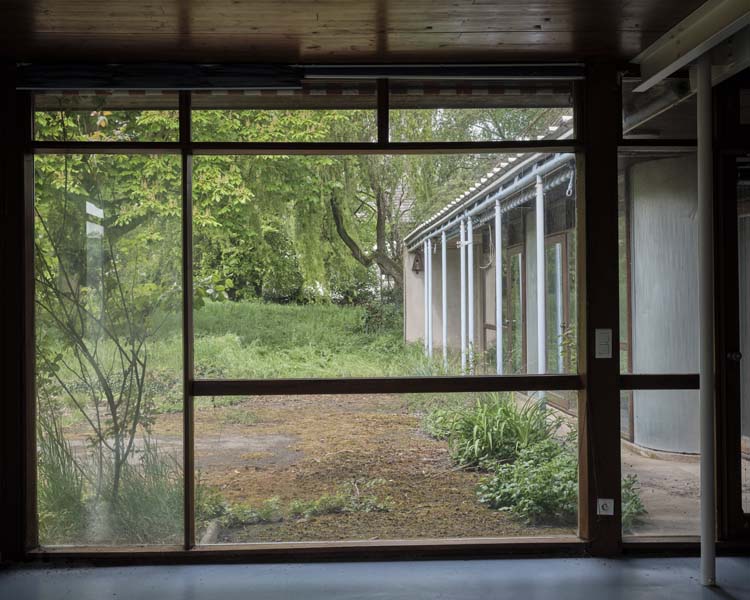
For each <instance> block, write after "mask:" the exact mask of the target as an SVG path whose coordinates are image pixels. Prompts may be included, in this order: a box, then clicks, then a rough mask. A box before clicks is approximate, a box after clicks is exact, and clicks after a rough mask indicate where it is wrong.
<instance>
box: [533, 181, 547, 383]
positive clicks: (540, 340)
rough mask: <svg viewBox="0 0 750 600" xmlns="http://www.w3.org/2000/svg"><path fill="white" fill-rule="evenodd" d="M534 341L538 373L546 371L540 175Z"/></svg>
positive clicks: (538, 185)
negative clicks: (535, 328)
mask: <svg viewBox="0 0 750 600" xmlns="http://www.w3.org/2000/svg"><path fill="white" fill-rule="evenodd" d="M535 208H536V327H537V330H536V343H537V360H538V361H539V368H538V369H537V372H538V373H540V374H541V373H545V372H546V371H547V339H546V337H547V321H546V318H545V314H544V304H545V300H546V297H547V289H546V287H545V282H544V185H543V184H542V178H541V176H539V175H537V176H536V207H535Z"/></svg>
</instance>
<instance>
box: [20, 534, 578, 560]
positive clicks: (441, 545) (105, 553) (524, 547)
mask: <svg viewBox="0 0 750 600" xmlns="http://www.w3.org/2000/svg"><path fill="white" fill-rule="evenodd" d="M585 554H586V544H585V543H584V542H582V541H581V540H580V539H579V538H577V537H575V536H559V537H538V538H534V537H524V538H465V539H457V538H454V539H445V538H438V539H416V540H382V541H381V540H352V541H331V542H288V543H285V542H279V543H264V544H239V545H215V546H197V547H195V548H193V549H192V550H188V551H186V550H183V549H181V548H180V547H177V546H153V547H143V546H137V547H133V546H131V547H118V548H112V547H81V548H45V549H37V550H34V551H32V552H30V553H28V555H27V560H30V561H33V562H44V563H49V562H65V563H68V564H69V563H70V562H71V561H86V562H92V561H93V562H95V563H96V564H139V563H140V564H157V563H159V564H196V563H197V564H200V563H264V562H327V561H350V562H351V561H371V560H415V559H439V558H461V559H469V558H490V557H501V556H540V557H541V556H550V555H558V556H584V555H585Z"/></svg>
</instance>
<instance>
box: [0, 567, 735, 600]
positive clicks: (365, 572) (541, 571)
mask: <svg viewBox="0 0 750 600" xmlns="http://www.w3.org/2000/svg"><path fill="white" fill-rule="evenodd" d="M697 568H698V559H695V558H657V559H652V558H638V559H621V560H598V559H508V560H481V561H435V562H387V563H337V564H279V565H221V566H176V567H128V568H75V569H44V568H33V569H20V570H19V569H14V570H8V571H4V572H0V598H1V599H2V600H43V599H44V600H48V599H53V598H54V599H58V598H71V599H74V600H89V599H96V600H105V599H117V598H123V599H128V600H141V599H144V600H145V599H146V598H148V599H155V600H177V599H180V600H184V599H190V600H202V599H204V598H205V599H209V598H210V599H218V600H234V599H240V598H241V599H243V600H247V599H252V600H261V599H263V600H265V599H269V600H271V599H272V600H279V599H281V598H292V599H294V600H317V599H321V600H322V599H325V600H335V599H339V598H356V599H375V598H378V599H385V598H387V599H389V600H392V599H401V598H404V599H406V598H408V599H410V600H417V599H419V600H421V599H428V598H429V599H430V600H434V599H438V598H451V599H453V600H462V599H481V600H488V599H495V598H514V599H524V600H526V599H529V600H542V599H546V598H551V599H552V598H554V599H555V600H564V599H568V598H570V599H573V598H575V599H580V598H584V599H586V600H595V599H599V598H604V599H606V600H617V599H619V598H639V599H640V598H672V599H676V598H679V599H688V598H750V557H745V558H721V559H719V562H718V578H719V582H720V584H721V586H720V587H718V588H714V589H707V588H703V587H701V586H700V584H699V583H698V580H697Z"/></svg>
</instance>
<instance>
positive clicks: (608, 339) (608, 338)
mask: <svg viewBox="0 0 750 600" xmlns="http://www.w3.org/2000/svg"><path fill="white" fill-rule="evenodd" d="M594 337H595V339H594V342H595V344H596V349H595V351H594V356H595V358H612V330H611V329H597V330H596V331H595V335H594Z"/></svg>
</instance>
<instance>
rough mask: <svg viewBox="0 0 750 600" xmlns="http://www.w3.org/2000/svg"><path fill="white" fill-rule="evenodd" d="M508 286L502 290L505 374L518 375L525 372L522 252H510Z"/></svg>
mask: <svg viewBox="0 0 750 600" xmlns="http://www.w3.org/2000/svg"><path fill="white" fill-rule="evenodd" d="M510 253H511V255H510V257H509V262H508V264H507V266H506V268H508V269H509V273H508V278H507V281H508V285H507V287H506V288H504V291H505V292H506V294H507V300H506V306H507V307H508V313H507V315H508V317H507V325H506V327H507V332H508V333H507V336H506V337H505V339H506V344H505V352H506V356H507V358H506V365H507V366H506V369H507V370H506V373H508V374H509V375H518V374H521V373H524V372H525V368H526V353H525V351H524V348H525V346H524V341H525V336H524V322H525V321H524V286H523V281H524V277H523V251H522V250H517V251H515V252H514V251H513V250H511V251H510Z"/></svg>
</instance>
